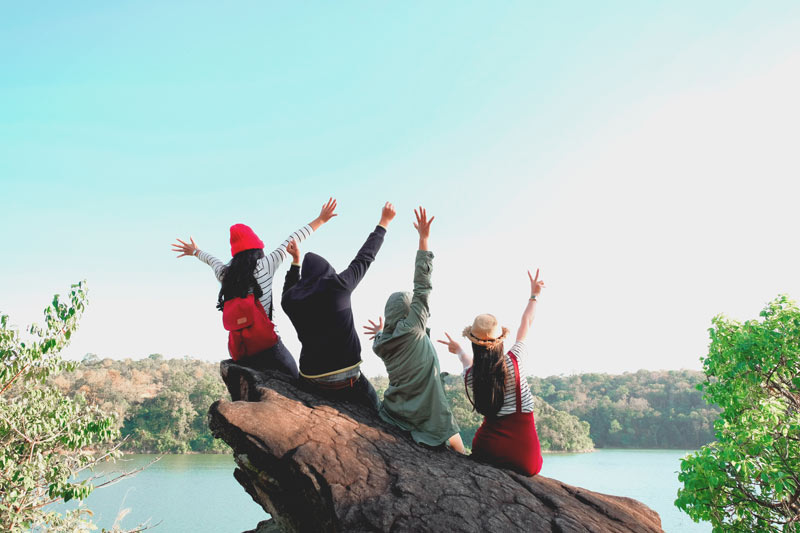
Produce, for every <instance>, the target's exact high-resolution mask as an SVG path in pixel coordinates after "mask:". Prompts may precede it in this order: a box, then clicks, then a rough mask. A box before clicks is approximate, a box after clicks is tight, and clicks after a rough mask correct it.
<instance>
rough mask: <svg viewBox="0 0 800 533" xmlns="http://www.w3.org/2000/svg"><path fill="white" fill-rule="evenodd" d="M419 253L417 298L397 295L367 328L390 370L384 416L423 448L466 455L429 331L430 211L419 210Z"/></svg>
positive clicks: (413, 294)
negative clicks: (442, 447) (445, 448)
mask: <svg viewBox="0 0 800 533" xmlns="http://www.w3.org/2000/svg"><path fill="white" fill-rule="evenodd" d="M414 215H416V218H417V221H416V222H415V223H414V227H415V228H416V229H417V232H418V233H419V249H418V250H417V255H416V259H415V264H414V292H413V293H410V292H395V293H393V294H392V295H391V296H389V299H388V300H387V301H386V307H385V309H384V315H385V316H386V325H385V326H384V325H383V318H379V319H378V323H377V324H376V323H375V322H373V321H372V320H370V321H369V325H365V326H364V329H365V333H366V334H367V335H372V337H370V340H372V339H374V343H373V344H372V350H373V351H374V352H375V354H376V355H377V356H378V357H380V358H381V360H382V361H383V363H384V364H385V365H386V372H387V373H388V374H389V387H388V388H387V389H386V392H384V394H383V402H381V405H380V410H379V411H378V414H380V416H381V418H383V419H384V420H385V421H387V422H389V423H391V424H394V425H396V426H398V427H400V428H402V429H404V430H406V431H410V432H411V437H412V438H413V439H414V441H416V442H417V443H419V444H424V445H426V446H440V445H442V444H444V443H445V442H447V443H449V444H450V447H451V448H453V449H454V450H455V451H457V452H459V453H466V451H465V450H464V443H463V442H462V441H461V435H460V434H459V433H458V424H457V423H456V420H455V418H454V417H453V413H452V411H451V410H450V405H449V403H448V401H447V397H446V396H445V394H444V387H443V386H442V381H441V378H440V374H441V371H440V369H439V358H438V357H437V356H436V348H435V347H434V345H433V343H432V342H431V339H430V336H429V330H428V328H427V327H426V326H427V323H428V317H429V316H430V309H429V307H428V296H429V295H430V293H431V290H432V289H433V287H432V286H431V270H432V269H433V252H431V251H429V250H428V237H429V235H430V229H431V223H432V222H433V219H434V217H431V218H430V219H428V214H427V213H426V211H425V209H424V208H422V207H420V208H419V210H417V209H415V210H414Z"/></svg>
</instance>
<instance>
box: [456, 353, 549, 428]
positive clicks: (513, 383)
mask: <svg viewBox="0 0 800 533" xmlns="http://www.w3.org/2000/svg"><path fill="white" fill-rule="evenodd" d="M509 352H511V353H513V354H514V355H516V356H517V364H518V365H519V373H520V379H519V388H520V389H521V390H520V392H521V393H522V412H523V413H532V412H533V395H532V394H531V388H530V387H529V386H528V380H527V379H525V371H524V370H523V365H524V362H525V359H527V356H528V347H527V346H526V345H525V343H524V342H522V341H517V342H515V343H514V346H512V347H511V350H509ZM505 358H506V371H507V374H506V387H505V398H504V399H503V406H502V407H501V408H500V410H499V411H498V412H497V416H505V415H510V414H513V413H516V412H517V380H516V377H515V376H514V363H513V362H512V361H511V358H510V357H509V356H508V354H506V355H505ZM470 368H472V367H469V368H465V369H464V372H463V374H462V376H465V381H466V384H467V389H468V390H469V391H470V392H471V393H472V395H471V396H472V397H474V390H475V389H473V388H472V372H471V371H470V373H469V374H467V370H469V369H470Z"/></svg>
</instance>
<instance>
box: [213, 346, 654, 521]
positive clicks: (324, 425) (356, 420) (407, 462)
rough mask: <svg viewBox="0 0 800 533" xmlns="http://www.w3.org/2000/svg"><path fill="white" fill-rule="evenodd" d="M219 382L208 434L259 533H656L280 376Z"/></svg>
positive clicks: (610, 509)
mask: <svg viewBox="0 0 800 533" xmlns="http://www.w3.org/2000/svg"><path fill="white" fill-rule="evenodd" d="M220 370H221V374H222V377H223V380H224V381H225V384H226V385H227V387H228V390H229V391H230V393H231V397H232V398H233V399H234V400H235V401H233V402H227V401H221V402H216V403H214V404H213V405H212V406H211V408H210V409H209V415H208V416H209V426H210V427H211V430H212V432H213V434H214V436H215V437H217V438H221V439H223V440H224V441H225V442H227V443H228V445H230V446H231V448H233V452H234V457H235V459H236V463H237V465H238V468H236V470H235V472H234V477H235V478H236V480H237V481H238V482H239V483H240V484H241V485H242V486H243V487H244V489H245V490H246V491H247V493H248V494H250V496H251V497H252V498H253V499H254V500H255V501H256V502H257V503H259V504H260V505H261V506H262V507H263V508H264V510H265V511H267V512H268V513H270V514H271V515H272V520H271V521H269V526H268V527H275V528H277V529H278V530H280V531H298V532H306V531H314V532H317V531H415V532H416V531H465V532H466V531H475V532H485V531H492V532H493V531H500V532H503V533H512V532H517V531H519V532H523V531H524V532H539V531H541V532H548V533H552V532H560V533H572V532H576V533H577V532H582V533H588V532H599V531H617V532H637V533H638V532H642V533H644V532H660V531H662V529H661V519H660V518H659V516H658V514H657V513H656V512H655V511H653V510H652V509H650V508H649V507H647V506H645V505H644V504H642V503H640V502H638V501H636V500H633V499H630V498H622V497H618V496H608V495H605V494H599V493H596V492H592V491H589V490H586V489H582V488H579V487H573V486H571V485H567V484H566V483H562V482H560V481H557V480H555V479H550V478H546V477H543V476H534V477H526V476H523V475H520V474H517V473H514V472H511V471H509V470H504V469H500V468H496V467H494V466H491V465H487V464H483V463H479V462H477V461H475V460H472V459H470V458H468V457H464V456H462V455H459V454H457V453H455V452H452V451H450V450H446V449H429V448H425V447H422V446H419V445H417V444H415V443H414V441H413V440H411V438H410V436H409V435H408V434H407V433H405V432H403V431H401V430H399V429H397V428H395V427H393V426H390V425H388V424H386V423H384V422H382V421H381V420H380V418H379V417H378V416H377V414H375V413H372V412H370V411H369V410H368V409H366V408H363V407H361V406H357V405H352V404H348V403H336V402H331V401H328V400H326V399H323V398H321V397H318V396H316V395H314V394H311V393H308V392H305V391H303V390H300V389H298V388H297V387H296V386H295V383H294V382H293V380H292V379H291V378H290V377H288V376H285V375H284V374H281V373H278V372H272V371H268V372H257V371H254V370H250V369H248V368H246V367H242V366H239V365H236V364H234V363H233V361H223V362H222V364H221V366H220ZM237 400H242V401H237ZM545 461H547V458H546V457H545ZM262 524H263V523H262ZM260 526H261V524H259V527H260ZM256 531H261V529H257V530H256Z"/></svg>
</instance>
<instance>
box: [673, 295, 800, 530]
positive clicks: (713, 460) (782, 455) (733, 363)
mask: <svg viewBox="0 0 800 533" xmlns="http://www.w3.org/2000/svg"><path fill="white" fill-rule="evenodd" d="M761 317H762V320H749V321H747V322H744V323H739V322H736V321H734V320H730V319H727V318H726V317H724V316H717V317H715V318H714V319H713V327H712V328H711V329H710V330H709V331H710V334H711V345H710V347H709V353H708V357H706V358H705V359H704V360H703V366H704V370H705V373H706V376H707V379H706V380H705V382H704V383H702V384H701V385H700V387H699V388H700V389H701V390H702V391H703V393H704V395H705V397H706V399H707V400H708V401H710V402H714V403H716V404H717V405H719V406H720V407H721V408H722V412H721V413H720V417H719V420H717V421H716V422H715V423H714V427H715V430H716V437H717V442H714V443H712V444H709V445H707V446H704V447H703V448H702V449H700V450H699V451H698V452H696V453H694V454H691V455H688V456H687V457H686V458H684V459H683V460H682V462H681V472H680V474H679V476H678V479H679V480H680V481H681V482H682V483H683V488H681V489H680V490H679V491H678V499H677V500H676V501H675V505H677V506H678V508H680V509H681V510H683V511H685V512H686V513H687V514H689V516H691V517H692V519H694V520H695V521H700V520H706V521H710V522H711V524H712V526H713V528H714V531H715V532H722V531H741V532H750V531H770V532H778V531H783V532H798V531H800V526H799V525H798V522H799V521H800V479H798V478H800V309H798V307H797V305H796V304H795V303H793V302H791V301H790V300H788V299H787V298H786V297H784V296H781V297H778V298H777V299H775V300H774V301H773V302H771V303H770V304H768V305H767V306H766V307H765V309H764V310H763V311H762V312H761Z"/></svg>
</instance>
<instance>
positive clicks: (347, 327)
mask: <svg viewBox="0 0 800 533" xmlns="http://www.w3.org/2000/svg"><path fill="white" fill-rule="evenodd" d="M394 216H395V211H394V207H392V204H390V203H388V202H387V203H386V205H385V206H384V207H383V210H382V212H381V219H380V223H379V224H378V226H377V227H376V228H375V230H374V231H373V232H372V233H370V235H369V237H367V241H366V242H365V243H364V245H363V246H362V247H361V249H360V250H359V251H358V254H356V257H355V259H353V261H352V262H351V263H350V266H348V267H347V268H346V269H345V270H343V271H342V272H341V273H339V274H337V273H336V271H335V270H334V269H333V267H332V266H331V265H330V263H328V262H327V261H326V260H325V259H324V258H322V257H320V256H319V255H317V254H313V253H307V254H306V256H305V257H304V258H303V265H302V268H300V267H299V266H298V265H297V264H295V265H292V266H291V267H290V268H289V272H287V273H286V282H285V283H284V286H283V297H282V299H281V306H282V307H283V310H284V311H285V312H286V314H287V316H288V317H289V319H290V320H291V321H292V324H294V327H295V329H296V330H297V337H298V339H300V343H301V344H302V348H301V350H300V376H301V380H300V381H301V386H303V387H305V388H308V389H310V390H312V391H314V392H317V393H320V394H322V395H323V396H327V397H329V398H333V399H340V400H347V401H351V402H356V403H361V404H364V405H367V406H369V407H370V408H372V409H375V410H377V409H378V395H377V394H376V393H375V389H374V388H373V387H372V384H370V382H369V381H368V380H367V378H365V377H364V376H363V375H362V374H361V370H360V368H359V365H361V343H360V342H359V340H358V333H357V332H356V328H355V325H354V323H353V310H352V308H351V302H350V296H351V294H352V292H353V291H354V290H355V288H356V287H357V286H358V284H359V282H360V281H361V280H362V278H363V277H364V275H365V274H366V273H367V269H368V268H369V266H370V264H371V263H372V262H373V261H374V260H375V255H376V254H377V253H378V250H380V248H381V245H382V244H383V237H384V235H385V234H386V228H387V227H388V226H389V222H391V220H392V219H393V218H394ZM298 258H299V252H298Z"/></svg>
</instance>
